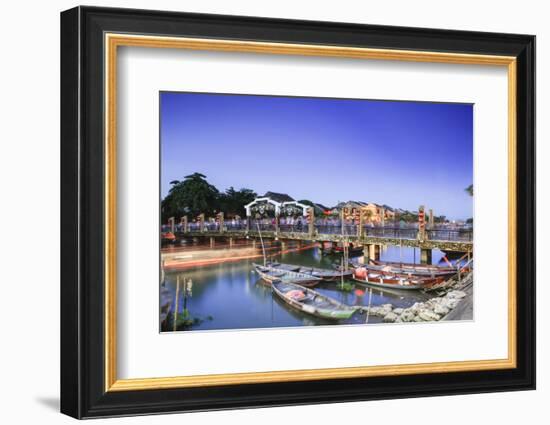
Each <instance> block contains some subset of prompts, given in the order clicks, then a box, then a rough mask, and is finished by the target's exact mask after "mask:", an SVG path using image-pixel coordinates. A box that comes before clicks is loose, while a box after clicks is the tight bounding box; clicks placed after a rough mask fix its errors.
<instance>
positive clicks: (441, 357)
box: [117, 48, 508, 378]
mask: <svg viewBox="0 0 550 425" xmlns="http://www.w3.org/2000/svg"><path fill="white" fill-rule="evenodd" d="M118 66H119V72H120V74H119V77H118V78H119V81H120V84H119V86H118V87H119V90H118V117H119V121H118V139H117V152H118V154H117V157H118V161H119V162H118V179H117V181H118V185H119V189H118V194H119V199H118V201H117V207H118V216H119V222H118V226H117V228H118V235H117V242H118V253H119V254H118V282H117V291H118V296H117V300H118V308H117V311H118V316H117V325H118V335H119V338H118V343H119V345H118V356H117V358H118V374H119V375H118V376H119V378H147V377H162V376H174V375H176V376H182V375H185V376H187V375H197V374H216V373H237V372H267V371H273V370H292V369H295V370H296V369H316V368H331V367H333V368H334V367H353V366H379V365H394V364H406V363H409V364H410V363H430V362H444V361H460V360H491V359H503V358H507V348H508V340H507V334H508V332H507V329H508V328H507V323H508V321H507V309H508V303H507V288H508V286H507V282H508V279H507V268H506V267H498V268H495V267H494V264H495V263H498V262H499V261H500V260H499V259H501V258H507V255H508V252H507V240H508V232H507V229H508V223H507V215H506V214H500V215H495V214H494V213H493V211H495V210H497V211H507V205H508V193H507V190H506V187H507V181H508V173H507V171H508V158H507V148H508V138H507V136H508V133H507V122H508V121H507V118H508V108H507V99H508V98H507V94H508V80H507V68H506V67H504V66H499V67H495V66H478V65H476V66H472V65H457V64H426V63H403V62H396V61H373V60H368V61H365V60H356V59H348V60H345V59H342V58H319V57H297V56H281V55H258V54H235V53H233V52H202V51H201V52H197V51H188V50H162V49H161V50H159V49H144V48H123V49H121V52H120V53H119V65H118ZM158 69H162V70H163V71H162V72H160V73H159V72H156V70H158ZM220 69H223V70H224V72H223V73H220V72H219V70H220ZM327 81H331V84H328V85H327V84H326V82H327ZM159 90H174V91H202V92H221V93H248V94H272V95H293V96H325V97H343V98H359V99H361V98H363V99H369V98H370V99H400V100H417V101H439V102H462V103H470V104H474V111H475V112H474V126H473V127H474V131H473V134H474V155H473V156H474V191H475V193H476V198H475V205H474V219H475V222H476V231H475V241H474V243H475V251H476V252H475V254H476V270H475V282H476V283H475V296H474V299H475V309H474V310H475V321H466V322H460V323H459V322H441V323H433V324H422V325H419V324H401V325H392V326H388V325H386V326H383V325H380V326H366V325H365V326H339V327H333V326H330V327H308V328H300V329H285V328H279V329H254V330H248V331H238V330H232V331H229V330H228V331H224V332H219V331H218V332H213V331H212V332H185V333H169V334H166V333H164V334H159V332H158V304H157V302H156V301H157V297H158V250H159V246H158V230H157V223H158V222H159V216H158V199H159V188H158V176H159V174H160V173H159V168H158V165H159V158H158V153H159V140H158V137H159V136H158V135H159V129H158V123H159V117H158V110H159V106H158V99H159ZM365 148H366V146H365ZM488 162H490V163H491V169H490V172H487V171H488V170H487V167H486V165H485V164H487V163H488ZM495 182H499V183H500V184H495ZM359 196H368V194H367V193H364V194H362V195H359ZM137 228H139V229H141V231H140V232H136V231H135V229H137ZM488 335H490V337H488ZM327 340H329V341H331V344H329V345H327V344H326V341H327ZM222 347H223V348H222ZM288 347H292V353H293V355H292V356H289V355H288ZM189 348H192V349H191V350H190V349H189ZM220 350H223V360H222V359H221V358H220ZM183 352H185V353H186V357H185V358H186V361H185V362H182V361H181V357H180V356H178V355H177V354H175V355H166V353H183ZM159 358H162V359H163V360H162V361H158V359H159Z"/></svg>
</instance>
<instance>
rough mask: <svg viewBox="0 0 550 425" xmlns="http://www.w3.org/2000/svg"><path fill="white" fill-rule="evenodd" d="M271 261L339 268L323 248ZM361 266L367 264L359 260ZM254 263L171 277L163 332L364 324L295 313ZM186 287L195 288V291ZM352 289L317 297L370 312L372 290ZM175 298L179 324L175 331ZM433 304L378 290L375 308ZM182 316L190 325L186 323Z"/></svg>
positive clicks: (164, 294)
mask: <svg viewBox="0 0 550 425" xmlns="http://www.w3.org/2000/svg"><path fill="white" fill-rule="evenodd" d="M441 257H442V253H441V252H439V251H435V250H434V252H433V260H434V264H437V262H439V261H440V259H441ZM415 258H416V259H418V258H419V255H418V250H417V252H416V253H414V252H413V249H412V248H402V249H401V250H400V248H399V247H388V248H386V249H383V250H382V251H381V260H387V261H404V262H413V261H414V260H415ZM269 260H270V261H278V262H281V263H289V264H296V265H302V266H309V267H320V268H326V269H330V268H331V267H332V266H333V262H334V258H330V256H323V255H321V253H320V250H319V249H318V248H311V249H306V250H302V251H296V252H289V253H285V254H280V255H274V256H273V257H271V258H270V259H269ZM359 261H360V262H361V261H363V259H362V258H359ZM254 262H261V260H260V261H258V260H257V259H244V260H241V261H238V262H225V263H219V264H214V265H208V266H197V267H193V268H189V269H185V270H182V271H177V272H176V271H174V272H166V274H165V280H164V284H163V286H162V288H161V304H162V303H164V304H165V305H164V306H162V305H161V321H162V323H161V330H162V331H173V330H215V329H216V330H221V329H254V328H273V327H295V326H318V325H337V324H356V323H357V324H359V323H361V324H364V323H365V320H366V314H365V313H362V312H360V311H358V312H357V313H356V314H354V315H353V316H352V317H351V318H349V319H342V320H327V319H323V318H321V317H316V316H313V315H310V314H309V315H308V314H305V313H303V312H300V311H298V310H296V309H295V308H292V307H291V306H289V305H288V304H286V303H285V302H284V301H282V300H281V299H280V297H277V296H276V295H275V294H274V293H273V292H272V288H271V287H269V286H267V285H265V283H262V281H261V279H260V276H259V275H258V274H257V273H256V272H254V266H253V263H254ZM184 282H192V290H191V291H190V290H189V288H188V287H186V285H185V284H184ZM352 285H353V280H351V279H346V280H345V281H344V286H342V284H341V282H338V281H334V282H326V281H323V282H321V283H319V284H318V285H316V286H315V291H316V292H318V293H320V294H321V295H324V296H328V297H330V298H332V299H334V300H336V301H338V302H339V303H343V304H346V305H349V306H368V305H369V289H368V288H365V287H360V286H359V285H357V286H355V287H352ZM178 287H179V289H178ZM176 293H177V299H178V303H177V304H178V310H177V311H178V322H177V323H176V324H175V325H177V326H174V310H175V309H174V306H175V299H176ZM429 298H430V295H428V294H425V293H423V292H422V291H406V290H399V289H386V288H373V289H372V300H371V302H370V304H371V305H372V306H376V305H381V304H386V303H391V304H393V305H394V306H395V307H402V308H406V307H410V306H411V305H413V304H414V303H415V302H422V301H425V300H427V299H429ZM167 303H169V305H167ZM167 310H168V311H169V312H168V313H166V311H167ZM184 311H186V313H184ZM182 316H184V319H185V320H182ZM381 320H382V319H381V318H379V317H373V316H372V315H371V316H370V317H369V323H379V322H381Z"/></svg>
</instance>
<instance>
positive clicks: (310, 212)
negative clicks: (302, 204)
mask: <svg viewBox="0 0 550 425" xmlns="http://www.w3.org/2000/svg"><path fill="white" fill-rule="evenodd" d="M307 225H308V233H309V236H310V237H313V235H314V233H315V211H314V209H313V207H309V208H308V209H307Z"/></svg>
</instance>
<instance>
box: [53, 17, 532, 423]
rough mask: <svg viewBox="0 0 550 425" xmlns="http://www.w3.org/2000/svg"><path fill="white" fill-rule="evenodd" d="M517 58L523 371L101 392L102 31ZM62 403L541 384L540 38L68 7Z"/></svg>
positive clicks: (367, 396) (304, 397) (143, 406)
mask: <svg viewBox="0 0 550 425" xmlns="http://www.w3.org/2000/svg"><path fill="white" fill-rule="evenodd" d="M106 32H115V33H136V34H149V35H167V36H183V37H201V38H217V39H232V40H252V41H269V42H282V43H303V44H321V45H332V46H348V47H350V46H351V47H371V48H385V49H392V48H394V49H400V50H423V51H436V52H451V53H478V54H486V55H506V56H515V57H517V78H518V81H517V247H518V249H517V270H518V273H517V368H515V369H507V370H493V371H479V372H453V373H433V374H418V375H406V376H386V377H372V378H348V379H330V380H319V381H305V382H285V383H263V384H243V385H231V386H215V387H203V388H180V389H169V390H144V391H123V392H107V393H106V392H105V391H104V366H105V365H104V354H105V344H104V267H105V264H104V236H103V235H104V232H103V230H104V224H105V223H104V218H103V217H104V215H103V214H104V171H105V170H104V147H103V137H104V133H103V130H104V122H103V120H104V100H105V99H104V90H103V89H104V70H103V65H104V44H103V42H104V34H105V33H106ZM61 117H62V122H61V164H62V165H61V194H62V197H61V258H62V260H61V262H62V265H61V411H62V412H63V413H66V414H68V415H71V416H74V417H77V418H90V417H102V416H121V415H136V414H147V413H163V412H176V411H200V410H217V409H229V408H242V407H260V406H275V405H295V404H312V403H326V402H343V401H353V400H372V399H387V398H405V397H419V396H434V395H451V394H466V393H482V392H494V391H511V390H524V389H534V387H535V134H534V129H535V37H534V36H528V35H516V34H496V33H479V32H467V31H450V30H431V29H418V28H405V27H388V26H371V25H356V24H342V23H328V22H314V21H293V20H283V19H264V18H251V17H239V16H221V15H202V14H187V13H175V12H160V11H144V10H132V9H110V8H93V7H77V8H74V9H71V10H68V11H66V12H63V13H62V14H61Z"/></svg>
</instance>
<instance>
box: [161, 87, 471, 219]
mask: <svg viewBox="0 0 550 425" xmlns="http://www.w3.org/2000/svg"><path fill="white" fill-rule="evenodd" d="M160 101H161V195H162V197H164V196H166V194H167V193H168V190H169V189H170V184H169V182H170V181H172V180H182V179H183V178H184V176H186V175H188V174H192V173H194V172H200V173H202V174H204V175H206V176H207V180H208V181H209V182H210V183H211V184H213V185H214V186H216V187H217V188H218V190H220V191H224V190H225V189H227V188H228V187H229V186H234V187H235V189H240V188H249V189H252V190H254V191H255V192H257V193H258V194H259V195H263V194H264V193H265V192H267V191H272V192H281V193H287V194H289V195H290V196H292V197H293V198H294V199H296V200H299V199H309V200H311V201H313V202H319V203H321V204H324V205H326V206H329V207H330V206H334V205H335V204H337V203H338V202H340V201H347V200H359V201H365V202H376V203H378V204H387V205H390V206H392V207H395V208H404V209H409V210H416V209H418V206H419V205H425V206H426V208H432V209H433V210H434V214H436V215H446V216H447V217H448V218H450V219H466V218H469V217H472V215H473V204H472V198H471V197H470V196H469V195H468V194H467V193H466V192H465V191H464V189H465V188H466V187H467V186H468V185H470V184H471V183H472V181H473V106H472V105H466V104H445V103H425V102H396V101H371V100H354V99H324V98H298V97H275V96H250V95H220V94H201V93H174V92H162V93H161V94H160Z"/></svg>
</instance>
